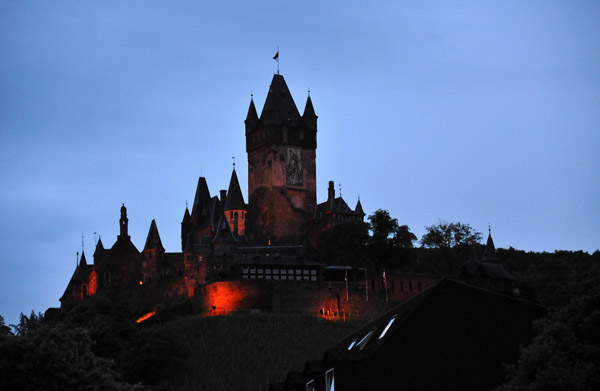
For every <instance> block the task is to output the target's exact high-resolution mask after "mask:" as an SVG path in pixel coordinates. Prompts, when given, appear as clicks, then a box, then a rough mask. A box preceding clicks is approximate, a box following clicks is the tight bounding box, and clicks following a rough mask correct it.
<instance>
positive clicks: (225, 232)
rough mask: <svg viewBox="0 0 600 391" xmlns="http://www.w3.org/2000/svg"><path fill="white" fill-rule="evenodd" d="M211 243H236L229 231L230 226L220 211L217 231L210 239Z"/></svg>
mask: <svg viewBox="0 0 600 391" xmlns="http://www.w3.org/2000/svg"><path fill="white" fill-rule="evenodd" d="M212 242H213V243H236V242H237V239H236V238H235V236H234V235H233V232H231V227H230V226H229V223H228V222H227V218H226V217H225V215H224V214H223V213H221V218H220V220H219V225H218V227H217V232H216V234H215V237H214V238H213V240H212Z"/></svg>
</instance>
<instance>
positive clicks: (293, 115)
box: [260, 75, 304, 127]
mask: <svg viewBox="0 0 600 391" xmlns="http://www.w3.org/2000/svg"><path fill="white" fill-rule="evenodd" d="M260 124H261V125H288V126H296V127H304V121H302V117H300V113H299V112H298V108H297V107H296V103H294V99H293V98H292V94H291V93H290V90H289V89H288V86H287V84H286V83H285V80H284V78H283V76H281V75H273V80H272V81H271V86H270V87H269V93H268V94H267V99H266V100H265V105H264V106H263V110H262V113H261V114H260Z"/></svg>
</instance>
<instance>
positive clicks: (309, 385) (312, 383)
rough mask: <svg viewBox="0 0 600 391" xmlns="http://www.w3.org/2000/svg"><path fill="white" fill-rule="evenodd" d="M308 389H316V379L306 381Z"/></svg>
mask: <svg viewBox="0 0 600 391" xmlns="http://www.w3.org/2000/svg"><path fill="white" fill-rule="evenodd" d="M306 391H315V381H314V380H311V381H309V382H307V383H306Z"/></svg>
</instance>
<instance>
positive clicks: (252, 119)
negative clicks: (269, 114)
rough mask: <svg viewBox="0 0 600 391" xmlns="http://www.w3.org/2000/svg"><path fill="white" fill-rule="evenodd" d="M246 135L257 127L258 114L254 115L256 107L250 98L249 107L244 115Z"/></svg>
mask: <svg viewBox="0 0 600 391" xmlns="http://www.w3.org/2000/svg"><path fill="white" fill-rule="evenodd" d="M244 123H245V124H246V134H248V133H250V132H251V131H252V130H254V128H256V126H257V125H258V114H257V113H256V107H255V106H254V99H253V98H252V96H251V97H250V107H249V108H248V115H246V120H245V121H244Z"/></svg>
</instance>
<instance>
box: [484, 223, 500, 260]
mask: <svg viewBox="0 0 600 391" xmlns="http://www.w3.org/2000/svg"><path fill="white" fill-rule="evenodd" d="M483 260H484V261H486V262H498V257H497V256H496V246H494V240H493V239H492V229H491V227H489V228H488V239H487V243H486V245H485V251H484V253H483Z"/></svg>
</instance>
